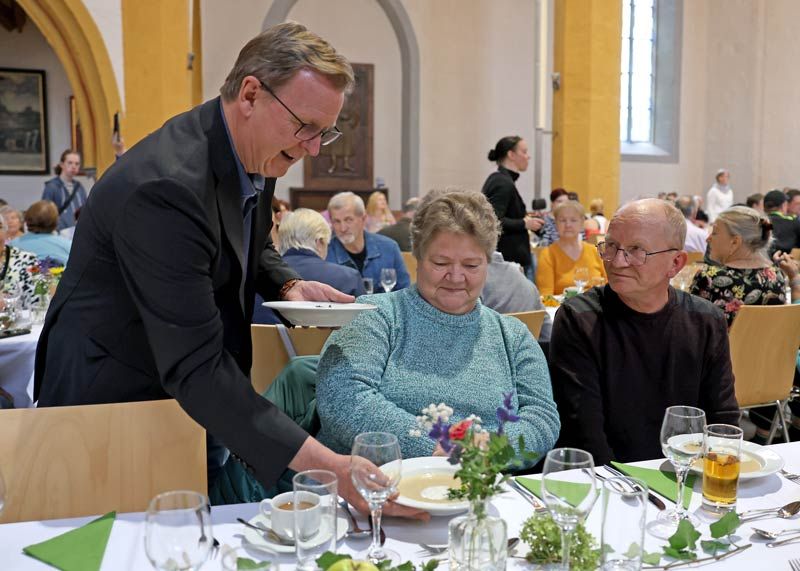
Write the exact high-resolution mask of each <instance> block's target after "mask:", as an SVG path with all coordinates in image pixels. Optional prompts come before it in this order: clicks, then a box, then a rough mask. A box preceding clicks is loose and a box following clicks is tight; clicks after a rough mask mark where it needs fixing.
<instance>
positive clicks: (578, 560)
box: [519, 513, 600, 571]
mask: <svg viewBox="0 0 800 571" xmlns="http://www.w3.org/2000/svg"><path fill="white" fill-rule="evenodd" d="M519 537H520V539H521V540H522V541H524V542H525V543H526V544H527V545H529V546H530V551H529V552H528V554H527V555H526V556H525V559H526V560H527V561H528V562H529V563H534V564H537V565H548V564H552V563H560V562H561V529H560V528H559V527H558V524H556V522H555V521H554V520H553V517H552V516H551V515H550V514H545V513H542V514H536V515H534V516H532V517H530V518H528V519H527V520H525V522H524V523H523V524H522V531H521V532H520V534H519ZM569 563H570V569H572V570H574V571H594V570H595V569H597V568H598V567H599V566H600V548H599V547H598V545H597V540H596V539H595V538H594V536H593V535H592V534H591V533H589V532H588V531H586V528H585V527H584V525H583V524H578V527H577V528H576V529H575V532H574V533H573V534H572V542H571V546H570V562H569Z"/></svg>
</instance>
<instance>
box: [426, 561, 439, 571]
mask: <svg viewBox="0 0 800 571" xmlns="http://www.w3.org/2000/svg"><path fill="white" fill-rule="evenodd" d="M438 566H439V560H438V559H431V560H430V561H428V562H427V563H425V565H423V566H422V571H434V569H436V568H437V567H438Z"/></svg>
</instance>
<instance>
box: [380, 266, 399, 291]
mask: <svg viewBox="0 0 800 571" xmlns="http://www.w3.org/2000/svg"><path fill="white" fill-rule="evenodd" d="M395 285H397V270H395V269H394V268H383V269H382V270H381V286H383V291H385V292H386V293H389V292H390V291H392V290H393V289H394V286H395Z"/></svg>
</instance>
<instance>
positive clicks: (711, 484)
mask: <svg viewBox="0 0 800 571" xmlns="http://www.w3.org/2000/svg"><path fill="white" fill-rule="evenodd" d="M742 434H743V432H742V429H741V428H739V427H738V426H733V425H730V424H709V425H708V426H706V430H705V433H704V438H703V509H706V510H708V511H711V512H714V513H718V514H725V513H727V512H729V511H732V510H735V509H736V491H737V488H738V487H739V472H740V468H741V462H742Z"/></svg>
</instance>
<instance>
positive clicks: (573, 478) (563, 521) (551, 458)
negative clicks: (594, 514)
mask: <svg viewBox="0 0 800 571" xmlns="http://www.w3.org/2000/svg"><path fill="white" fill-rule="evenodd" d="M567 470H573V472H570V473H569V475H566V474H564V472H566V471H567ZM542 496H543V497H542V499H543V500H544V503H545V505H546V506H547V509H548V510H549V511H550V515H552V516H553V520H554V521H555V522H556V524H557V525H558V527H560V528H561V566H560V568H561V569H564V570H566V571H569V568H570V566H569V563H570V560H569V552H570V542H571V541H572V532H573V531H575V528H576V527H578V524H579V523H581V522H582V521H583V520H584V519H585V518H586V516H587V515H588V514H589V512H590V511H591V510H592V506H593V505H594V502H595V500H596V499H597V481H596V478H595V474H594V459H593V458H592V455H591V454H589V453H588V452H586V451H585V450H578V449H577V448H555V449H553V450H551V451H550V452H548V453H547V457H546V458H545V461H544V468H543V469H542Z"/></svg>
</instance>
